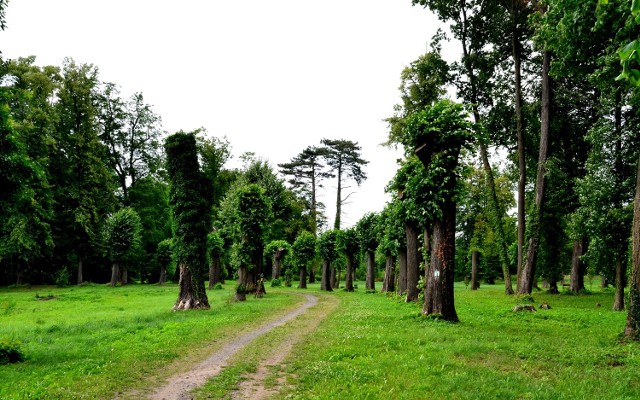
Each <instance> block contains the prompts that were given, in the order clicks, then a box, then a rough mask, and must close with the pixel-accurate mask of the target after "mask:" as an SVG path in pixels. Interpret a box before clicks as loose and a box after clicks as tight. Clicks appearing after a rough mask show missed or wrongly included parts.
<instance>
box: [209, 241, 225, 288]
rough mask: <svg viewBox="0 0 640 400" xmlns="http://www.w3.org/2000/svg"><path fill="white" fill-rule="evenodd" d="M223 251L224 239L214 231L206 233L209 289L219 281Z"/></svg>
mask: <svg viewBox="0 0 640 400" xmlns="http://www.w3.org/2000/svg"><path fill="white" fill-rule="evenodd" d="M223 253H224V239H222V237H221V236H220V234H219V233H218V232H216V231H213V232H211V233H209V234H208V235H207V256H208V259H209V289H213V288H214V287H215V285H216V283H218V282H220V273H221V265H222V264H221V261H220V258H221V257H222V254H223Z"/></svg>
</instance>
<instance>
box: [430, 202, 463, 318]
mask: <svg viewBox="0 0 640 400" xmlns="http://www.w3.org/2000/svg"><path fill="white" fill-rule="evenodd" d="M455 234H456V205H455V203H454V202H453V200H451V199H448V200H445V204H444V205H443V206H442V220H436V221H434V224H433V239H432V249H431V263H430V264H429V269H428V274H429V275H430V276H428V279H427V282H426V287H425V292H424V298H425V302H424V307H423V308H422V313H423V314H425V315H441V316H442V318H443V319H445V320H447V321H453V322H456V321H458V315H457V313H456V308H455V305H454V301H453V299H454V296H453V283H454V278H455Z"/></svg>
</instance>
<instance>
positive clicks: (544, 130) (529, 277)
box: [518, 51, 551, 294]
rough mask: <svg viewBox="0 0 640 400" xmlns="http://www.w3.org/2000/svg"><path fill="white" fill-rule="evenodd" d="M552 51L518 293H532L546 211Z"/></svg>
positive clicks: (545, 71) (546, 63)
mask: <svg viewBox="0 0 640 400" xmlns="http://www.w3.org/2000/svg"><path fill="white" fill-rule="evenodd" d="M550 65H551V53H550V52H549V51H545V52H544V54H543V61H542V108H541V113H540V151H539V153H538V171H537V176H536V193H535V203H534V206H533V210H532V211H531V218H530V231H531V236H530V237H529V246H528V248H527V257H526V259H525V263H524V266H523V268H522V272H521V274H520V280H519V283H518V294H531V292H532V290H533V281H534V279H535V267H536V258H537V255H538V242H539V240H540V219H541V218H542V213H543V211H544V192H545V181H546V173H547V168H546V165H547V152H548V149H549V133H550V132H549V131H550V126H551V78H549V68H550Z"/></svg>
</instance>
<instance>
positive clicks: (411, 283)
mask: <svg viewBox="0 0 640 400" xmlns="http://www.w3.org/2000/svg"><path fill="white" fill-rule="evenodd" d="M405 233H406V236H407V298H406V301H407V302H411V301H417V300H418V268H419V267H418V262H419V259H420V257H419V254H418V251H419V249H418V229H417V228H416V226H415V225H414V224H413V223H411V222H406V223H405Z"/></svg>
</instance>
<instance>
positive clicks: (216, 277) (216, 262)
mask: <svg viewBox="0 0 640 400" xmlns="http://www.w3.org/2000/svg"><path fill="white" fill-rule="evenodd" d="M218 282H220V256H213V257H211V262H210V263H209V289H213V288H214V287H215V285H216V283H218Z"/></svg>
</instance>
